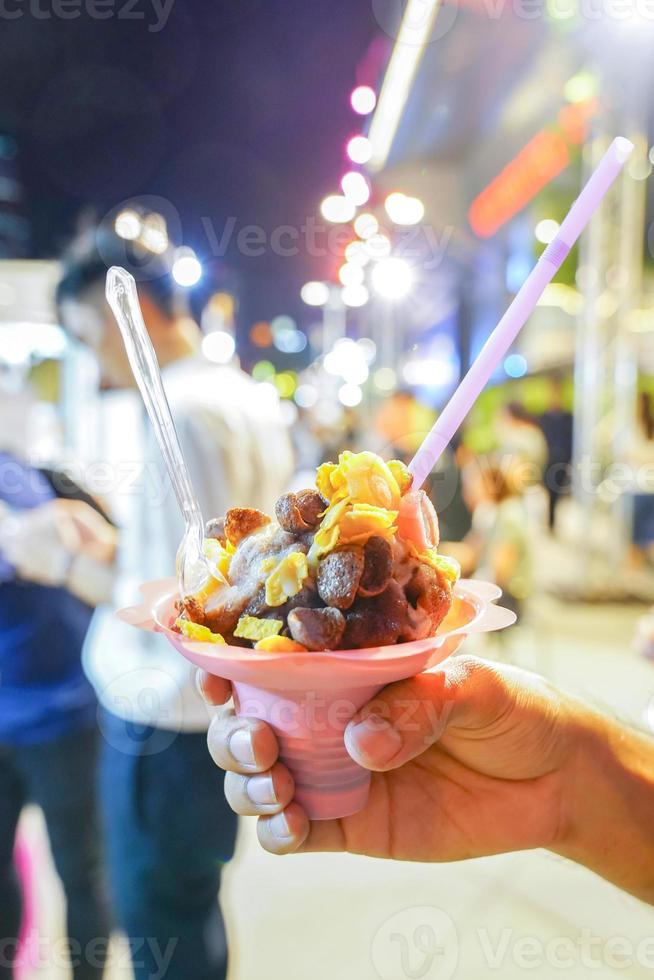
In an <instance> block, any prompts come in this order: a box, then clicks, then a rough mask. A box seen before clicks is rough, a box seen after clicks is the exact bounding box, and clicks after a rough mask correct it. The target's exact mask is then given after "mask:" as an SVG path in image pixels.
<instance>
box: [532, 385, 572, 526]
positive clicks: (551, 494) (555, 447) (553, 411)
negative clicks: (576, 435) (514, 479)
mask: <svg viewBox="0 0 654 980" xmlns="http://www.w3.org/2000/svg"><path fill="white" fill-rule="evenodd" d="M538 424H539V425H540V427H541V429H542V431H543V435H544V436H545V441H546V443H547V463H546V467H545V481H544V482H545V489H546V491H547V496H548V500H549V507H548V525H549V529H550V531H554V529H555V525H556V508H557V506H558V503H559V501H560V500H561V497H564V496H566V495H567V494H568V493H569V492H570V485H571V479H570V476H571V474H570V468H571V465H572V435H573V417H572V412H569V411H568V410H567V409H566V408H564V405H563V385H562V383H561V380H560V379H559V378H554V379H553V381H552V384H551V386H550V397H549V408H548V409H547V411H545V412H543V414H542V415H540V416H539V418H538Z"/></svg>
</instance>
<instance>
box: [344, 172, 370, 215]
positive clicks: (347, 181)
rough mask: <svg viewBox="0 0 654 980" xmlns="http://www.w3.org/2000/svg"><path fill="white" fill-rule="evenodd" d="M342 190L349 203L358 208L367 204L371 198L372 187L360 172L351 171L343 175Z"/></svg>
mask: <svg viewBox="0 0 654 980" xmlns="http://www.w3.org/2000/svg"><path fill="white" fill-rule="evenodd" d="M341 188H342V190H343V194H344V195H345V197H346V198H347V199H348V201H351V202H352V204H355V205H356V206H357V207H359V206H360V205H361V204H366V203H367V201H368V199H369V197H370V185H369V184H368V181H367V180H366V178H365V177H364V176H363V174H361V173H359V171H358V170H350V171H348V173H346V174H344V175H343V178H342V180H341Z"/></svg>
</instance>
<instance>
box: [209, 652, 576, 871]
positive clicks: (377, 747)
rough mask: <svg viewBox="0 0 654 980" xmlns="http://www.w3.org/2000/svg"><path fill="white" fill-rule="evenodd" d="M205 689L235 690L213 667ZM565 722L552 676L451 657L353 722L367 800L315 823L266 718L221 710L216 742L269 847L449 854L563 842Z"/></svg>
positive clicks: (351, 739)
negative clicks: (300, 802)
mask: <svg viewBox="0 0 654 980" xmlns="http://www.w3.org/2000/svg"><path fill="white" fill-rule="evenodd" d="M202 689H203V691H204V693H205V697H207V699H208V700H209V701H211V702H213V703H216V702H222V701H224V700H225V698H227V697H228V696H229V690H228V687H227V686H226V685H225V684H224V682H222V681H220V680H218V679H216V678H213V677H209V676H208V675H203V677H202ZM408 704H411V705H412V706H413V708H412V710H411V711H410V712H407V710H406V709H407V705H408ZM409 716H410V717H409ZM568 732H569V725H568V721H567V704H566V701H565V699H564V698H563V697H562V696H561V695H560V694H558V692H556V691H554V689H552V688H551V687H549V685H548V684H547V683H546V682H545V681H543V680H541V679H540V678H537V677H534V676H533V675H530V674H526V673H524V672H521V671H518V670H514V669H503V670H502V671H500V670H499V669H498V668H496V667H495V666H493V665H492V664H490V663H484V662H482V661H479V660H474V659H471V658H467V657H466V658H463V657H462V658H454V659H452V660H450V661H448V662H447V664H446V665H444V666H443V668H442V669H440V670H438V671H435V672H431V673H427V674H421V675H419V676H418V677H415V678H412V679H410V680H406V681H401V682H399V683H397V684H392V685H391V686H389V687H387V688H385V690H384V691H383V692H382V693H381V694H380V695H379V696H378V698H376V699H375V700H374V701H373V702H371V703H370V704H369V705H367V706H366V707H365V708H364V709H363V711H362V712H360V713H359V715H358V716H357V717H356V718H355V719H354V720H353V721H352V722H350V724H349V725H348V727H347V729H346V732H345V744H346V746H347V749H348V752H349V753H350V755H351V756H352V758H353V759H355V760H356V761H357V762H359V763H360V764H361V765H362V766H364V767H365V768H367V769H370V770H372V772H373V778H372V787H371V793H370V800H369V802H368V805H367V806H366V808H365V810H363V811H362V812H361V813H358V814H356V815H354V816H352V817H347V818H345V819H343V820H334V821H324V822H323V821H320V822H316V823H314V824H311V825H310V824H309V821H308V820H307V818H306V815H305V814H304V813H303V811H302V810H301V809H300V807H298V806H297V805H296V804H294V803H292V802H291V801H292V795H293V780H292V777H291V775H290V773H289V772H288V770H287V769H286V767H285V766H284V765H282V764H281V763H279V762H277V743H276V740H275V737H274V735H273V733H272V731H271V730H270V729H269V728H268V727H267V726H266V725H265V724H263V723H262V722H259V721H248V720H246V719H239V718H237V717H236V715H235V714H234V712H233V711H231V710H229V709H224V710H223V711H222V712H221V713H220V715H219V716H218V717H217V718H216V719H214V721H213V723H212V726H211V730H210V733H209V749H210V752H211V754H212V756H213V758H214V759H215V761H216V763H217V764H218V765H220V766H222V767H223V768H224V769H227V770H228V776H227V779H226V782H225V786H226V792H227V796H228V799H229V802H230V804H231V805H232V807H233V808H234V809H235V810H236V811H237V812H238V813H242V814H257V815H260V816H261V819H260V821H259V837H260V840H261V843H262V844H263V846H264V847H266V848H267V849H268V850H270V851H273V852H275V853H282V852H287V851H292V850H297V849H302V850H347V851H351V852H354V853H359V854H371V855H375V856H377V857H392V858H400V859H404V860H412V861H452V860H459V859H461V858H468V857H475V856H478V855H482V854H494V853H497V852H499V851H506V850H517V849H522V848H530V847H539V846H544V847H548V846H553V845H554V844H555V842H556V840H557V839H558V836H559V835H560V833H561V824H562V819H563V804H562V783H563V777H562V771H563V767H564V762H565V759H566V757H567V755H568V754H569V743H568ZM248 759H249V760H250V761H249V762H248V761H246V760H248ZM255 774H256V775H255Z"/></svg>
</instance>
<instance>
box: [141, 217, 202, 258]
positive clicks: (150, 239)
mask: <svg viewBox="0 0 654 980" xmlns="http://www.w3.org/2000/svg"><path fill="white" fill-rule="evenodd" d="M139 241H140V242H141V244H142V245H144V246H145V247H146V248H147V249H148V250H149V251H150V252H154V253H155V255H163V253H164V252H165V251H166V249H167V248H168V245H169V241H168V229H167V227H166V219H165V218H164V216H163V214H157V212H156V211H153V212H151V213H150V214H146V216H145V218H144V219H143V225H142V227H141V234H140V237H139ZM190 251H192V249H191V250H190Z"/></svg>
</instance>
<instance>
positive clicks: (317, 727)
mask: <svg viewBox="0 0 654 980" xmlns="http://www.w3.org/2000/svg"><path fill="white" fill-rule="evenodd" d="M453 707H454V701H453V700H452V699H445V700H443V701H442V702H440V703H439V702H438V701H437V700H436V699H433V700H431V699H429V698H400V697H396V698H394V700H393V708H392V711H391V707H390V705H389V704H388V702H387V701H384V700H381V699H373V700H372V701H369V702H368V703H367V704H366V706H365V710H364V712H363V716H362V717H363V719H364V720H365V722H366V724H367V725H368V726H369V727H370V729H371V730H374V728H375V727H380V726H384V725H385V722H386V721H388V720H391V716H392V723H393V727H394V728H395V729H396V730H397V731H399V732H402V733H403V734H404V735H412V734H413V735H415V734H418V735H420V736H421V737H422V741H423V744H424V745H425V747H428V746H430V745H433V744H434V742H436V741H438V739H439V738H440V737H441V735H442V734H443V732H444V731H445V728H446V726H447V722H448V719H449V717H450V714H451V712H452V708H453ZM357 708H358V705H357V704H355V703H354V702H353V701H351V700H350V699H349V698H338V697H337V698H327V697H325V696H324V695H323V694H320V693H319V692H317V691H307V692H306V694H305V696H304V697H303V699H302V702H301V703H298V702H295V701H290V700H288V699H286V698H284V697H283V696H280V697H279V698H277V699H276V700H275V701H274V702H273V703H272V704H269V703H268V702H264V701H262V700H259V699H258V698H256V697H248V698H246V699H241V700H240V702H239V714H240V715H242V716H243V717H249V718H261V719H265V720H266V721H267V722H268V723H269V724H270V725H272V726H273V727H274V728H277V729H281V730H282V731H284V732H285V733H286V734H287V735H293V736H300V737H301V736H307V735H324V734H327V733H330V732H342V731H343V730H344V728H345V727H346V725H347V724H348V722H349V721H350V719H351V718H352V717H353V715H354V714H355V712H356V711H357Z"/></svg>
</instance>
